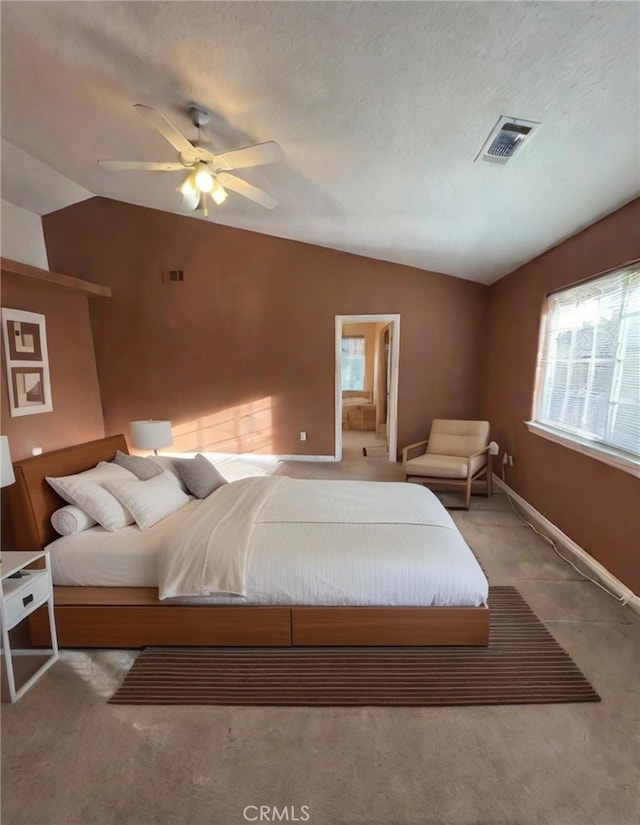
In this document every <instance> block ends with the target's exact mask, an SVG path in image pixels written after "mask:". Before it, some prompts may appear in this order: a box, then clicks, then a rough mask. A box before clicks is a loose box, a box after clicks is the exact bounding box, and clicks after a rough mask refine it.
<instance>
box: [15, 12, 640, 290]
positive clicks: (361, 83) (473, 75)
mask: <svg viewBox="0 0 640 825" xmlns="http://www.w3.org/2000/svg"><path fill="white" fill-rule="evenodd" d="M0 13H1V15H2V31H1V36H2V99H1V103H2V119H1V132H2V138H3V142H2V197H3V199H5V200H8V201H10V202H12V203H15V204H17V205H18V206H22V207H24V208H26V209H29V210H31V211H33V212H36V213H38V214H46V213H47V212H50V211H52V210H54V209H58V208H60V207H61V206H64V205H67V204H68V203H71V202H75V201H77V200H82V199H83V198H86V197H90V196H91V195H92V194H95V195H101V196H104V197H108V198H115V199H117V200H121V201H126V202H129V203H136V204H141V205H144V206H149V207H153V208H156V209H162V210H167V211H176V212H178V211H179V209H180V195H179V194H178V192H177V191H176V188H177V187H178V186H179V185H180V183H181V182H182V180H183V179H184V177H185V175H184V172H180V171H177V172H139V171H127V172H110V171H106V170H104V169H102V168H100V167H99V166H98V165H97V163H96V161H97V160H98V159H104V158H111V159H116V160H141V161H142V160H146V161H175V160H176V159H177V158H176V152H175V150H174V149H173V148H172V147H171V145H170V144H169V143H167V141H166V140H164V139H163V137H162V136H161V135H160V134H159V133H158V132H156V131H154V130H152V129H150V128H149V126H148V124H147V123H145V122H144V121H143V119H142V118H141V117H140V116H139V114H138V113H137V112H136V111H135V110H134V108H133V104H135V103H143V104H146V105H147V106H152V107H155V108H156V109H158V110H160V111H161V112H162V113H164V114H165V115H166V116H167V117H168V118H169V120H170V121H171V122H172V123H173V124H174V125H175V126H176V127H177V128H179V129H180V130H181V131H182V132H183V133H184V134H185V135H186V136H187V137H188V138H189V139H191V140H195V139H196V138H197V130H196V129H195V127H194V126H193V124H192V123H191V121H190V120H189V118H188V116H187V109H188V108H189V106H190V105H192V104H197V105H198V106H200V107H201V108H204V109H206V110H208V111H209V112H210V113H211V118H210V121H209V124H208V125H207V127H206V128H205V130H204V137H205V138H206V140H207V141H208V142H209V143H210V144H211V145H212V146H213V148H214V150H215V151H216V152H223V151H226V150H230V149H233V148H236V147H240V146H246V145H247V144H251V143H257V142H261V141H266V140H275V141H277V142H278V143H279V144H280V146H281V147H282V148H283V150H284V160H283V161H281V162H280V163H278V164H274V165H269V166H261V167H257V168H251V169H242V170H240V171H239V172H238V176H240V177H243V178H244V179H246V180H247V181H250V182H251V183H253V184H255V185H257V186H260V187H261V188H262V189H264V190H266V191H267V192H268V193H269V194H271V195H272V196H273V197H275V198H276V199H277V200H278V201H279V205H278V206H277V207H276V208H275V209H273V210H267V209H263V208H262V207H260V206H259V205H257V204H255V203H252V202H251V201H249V200H246V199H245V198H242V197H240V196H239V195H237V194H234V193H232V194H231V195H230V197H229V198H228V200H227V201H226V202H225V203H224V204H223V205H222V206H220V207H215V208H213V209H212V210H211V211H210V213H209V218H208V219H209V220H211V221H215V222H219V223H222V224H227V225H229V226H235V227H241V228H245V229H251V230H255V231H258V232H264V233H267V234H270V235H276V236H279V237H284V238H291V239H295V240H301V241H307V242H310V243H315V244H320V245H323V246H329V247H333V248H336V249H341V250H346V251H349V252H354V253H358V254H361V255H366V256H369V257H374V258H379V259H383V260H388V261H393V262H398V263H404V264H410V265H412V266H417V267H420V268H423V269H428V270H434V271H439V272H444V273H446V274H449V275H454V276H456V277H461V278H468V279H472V280H476V281H481V282H485V283H491V282H492V281H494V280H496V279H497V278H499V277H501V276H502V275H504V274H505V273H507V272H510V271H512V270H513V269H515V268H516V267H517V266H518V265H520V264H522V263H524V262H526V261H527V260H530V259H531V258H533V257H535V256H536V255H538V254H540V253H541V252H543V251H544V250H545V249H547V248H549V247H551V246H553V245H555V244H557V243H558V242H560V241H561V240H563V239H564V238H566V237H568V236H570V235H572V234H574V233H575V232H576V231H578V230H579V229H581V228H583V227H584V226H587V225H589V224H590V223H592V222H594V221H595V220H597V219H598V218H600V217H602V216H604V215H606V214H608V213H610V212H612V211H614V210H615V209H617V208H618V207H620V206H622V205H623V204H624V203H627V202H628V201H629V200H631V199H633V198H634V197H636V196H637V195H638V192H639V190H640V49H639V43H640V40H639V37H640V6H639V5H638V4H637V3H626V2H612V3H609V2H593V3H588V2H545V3H540V2H495V3H494V2H463V3H458V2H358V3H355V2H338V3H334V2H257V3H254V2H118V0H115V2H44V3H40V2H11V1H9V2H7V0H4V2H2V4H1V6H0ZM501 115H507V116H512V117H516V118H524V119H527V120H532V121H537V122H540V123H541V124H542V125H541V126H540V127H539V129H538V130H537V133H536V134H535V135H534V137H533V138H532V140H531V142H530V144H529V145H528V146H526V147H525V148H524V149H523V150H522V152H521V153H520V154H519V155H516V156H515V157H514V158H513V159H512V160H510V161H509V163H508V164H506V165H504V166H499V165H494V164H490V163H486V162H484V161H482V160H478V161H476V162H474V159H475V158H476V155H477V154H478V151H479V150H480V148H481V146H482V145H483V143H484V141H485V139H486V138H487V136H488V134H489V132H490V131H491V129H492V127H493V126H494V125H495V123H496V121H497V120H498V118H499V117H500V116H501ZM194 218H195V219H204V217H203V215H202V213H201V212H198V213H194Z"/></svg>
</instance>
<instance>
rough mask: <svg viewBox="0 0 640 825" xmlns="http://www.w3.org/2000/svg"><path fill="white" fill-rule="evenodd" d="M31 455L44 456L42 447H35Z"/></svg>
mask: <svg viewBox="0 0 640 825" xmlns="http://www.w3.org/2000/svg"><path fill="white" fill-rule="evenodd" d="M31 455H42V447H34V448H33V449H32V450H31Z"/></svg>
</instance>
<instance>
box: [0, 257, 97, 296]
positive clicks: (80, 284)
mask: <svg viewBox="0 0 640 825" xmlns="http://www.w3.org/2000/svg"><path fill="white" fill-rule="evenodd" d="M0 263H1V265H2V271H3V272H10V273H11V274H12V275H22V276H23V277H25V278H33V279H34V280H37V281H43V282H44V283H47V284H55V285H56V286H62V287H65V288H66V289H73V290H75V291H76V292H82V293H84V294H85V295H86V296H87V297H88V298H110V297H111V290H110V289H109V287H108V286H100V284H92V283H91V282H90V281H83V280H82V279H81V278H74V277H73V275H63V274H62V273H60V272H50V271H49V270H48V269H39V268H38V267H37V266H30V264H22V263H19V262H18V261H12V260H10V259H9V258H0Z"/></svg>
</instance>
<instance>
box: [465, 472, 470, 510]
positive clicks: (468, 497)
mask: <svg viewBox="0 0 640 825" xmlns="http://www.w3.org/2000/svg"><path fill="white" fill-rule="evenodd" d="M470 506H471V473H469V475H468V476H467V490H466V495H465V509H467V510H468V509H469V507H470Z"/></svg>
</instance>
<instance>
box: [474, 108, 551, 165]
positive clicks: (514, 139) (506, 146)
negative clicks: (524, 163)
mask: <svg viewBox="0 0 640 825" xmlns="http://www.w3.org/2000/svg"><path fill="white" fill-rule="evenodd" d="M538 126H540V124H539V123H536V122H535V121H533V120H521V119H520V118H515V117H504V116H503V117H501V118H500V119H499V120H498V122H497V123H496V125H495V126H494V127H493V130H492V131H491V134H490V135H489V137H488V138H487V139H486V141H485V142H484V145H483V146H482V149H480V151H479V152H478V154H477V156H476V158H475V160H486V161H488V162H489V163H506V162H507V161H508V160H511V158H512V157H513V156H514V155H516V154H520V153H521V152H522V147H523V146H524V145H525V144H526V143H529V141H530V140H531V137H532V135H533V134H534V132H535V131H537V128H538Z"/></svg>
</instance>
